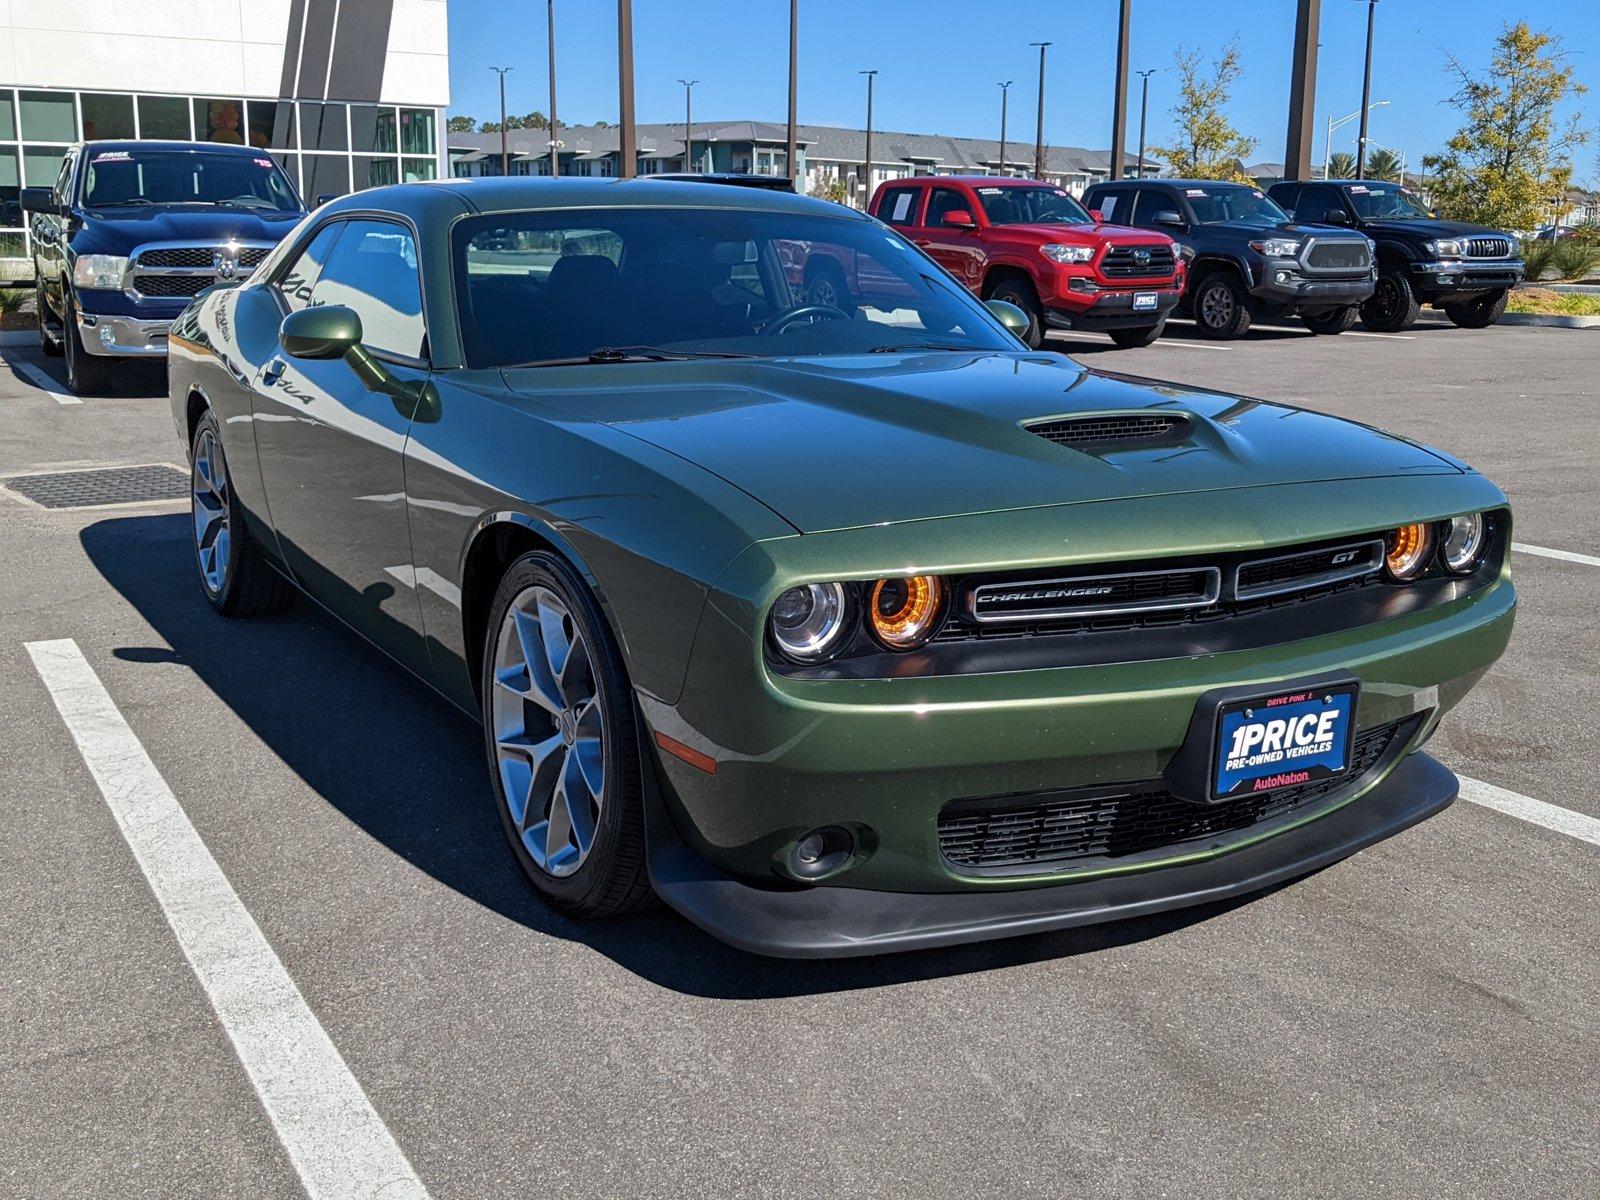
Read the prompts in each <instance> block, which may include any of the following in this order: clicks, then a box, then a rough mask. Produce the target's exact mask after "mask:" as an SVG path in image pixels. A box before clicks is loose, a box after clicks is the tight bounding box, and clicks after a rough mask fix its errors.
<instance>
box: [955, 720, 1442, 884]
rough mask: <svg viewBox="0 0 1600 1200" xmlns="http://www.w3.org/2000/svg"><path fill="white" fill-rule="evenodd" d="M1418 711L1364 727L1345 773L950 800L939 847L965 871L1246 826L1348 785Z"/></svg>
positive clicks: (1108, 854) (1104, 852)
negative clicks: (1202, 794) (1269, 788)
mask: <svg viewBox="0 0 1600 1200" xmlns="http://www.w3.org/2000/svg"><path fill="white" fill-rule="evenodd" d="M1416 721H1417V718H1416V717H1407V718H1405V719H1404V720H1402V721H1396V722H1393V723H1391V724H1388V725H1379V726H1377V727H1375V728H1372V729H1368V730H1366V731H1364V732H1362V733H1360V734H1357V735H1356V741H1355V748H1354V754H1353V756H1352V761H1351V766H1350V772H1349V774H1347V775H1342V776H1339V777H1338V778H1336V779H1325V780H1322V781H1320V782H1318V783H1308V784H1303V785H1302V786H1300V787H1292V788H1283V789H1281V790H1279V791H1276V792H1268V793H1266V794H1265V795H1261V796H1244V797H1241V798H1240V799H1238V800H1230V801H1227V802H1226V803H1223V804H1214V805H1200V804H1192V803H1190V802H1188V801H1186V800H1179V799H1178V798H1177V797H1175V796H1173V795H1172V794H1171V793H1170V792H1168V791H1166V790H1165V789H1164V788H1163V787H1162V786H1161V784H1160V782H1159V781H1158V780H1148V781H1146V782H1144V783H1136V784H1126V785H1123V786H1121V787H1115V788H1092V789H1080V790H1077V791H1071V792H1047V793H1043V794H1038V795H1033V796H1029V797H1026V798H1024V797H1004V798H999V799H988V800H957V801H953V802H952V803H950V804H947V805H945V807H944V809H943V810H942V811H941V812H940V813H939V850H940V852H941V853H942V854H943V855H944V859H945V861H946V862H948V863H949V864H950V865H951V866H953V867H955V868H957V869H958V870H960V871H962V872H963V873H965V874H983V873H984V872H987V871H1001V870H1006V869H1008V868H1017V867H1029V866H1035V865H1040V866H1042V865H1045V864H1051V865H1056V864H1061V863H1071V862H1076V861H1078V860H1082V859H1108V858H1109V859H1116V858H1126V857H1128V856H1130V855H1136V854H1145V853H1148V852H1150V851H1154V850H1161V849H1164V848H1167V847H1177V846H1180V845H1182V844H1183V843H1185V842H1192V841H1196V840H1199V839H1202V838H1215V837H1217V836H1219V835H1222V834H1228V833H1237V832H1242V831H1247V830H1250V829H1252V828H1253V827H1255V826H1259V825H1263V824H1265V823H1267V822H1269V821H1273V820H1276V819H1278V818H1280V817H1286V816H1289V815H1291V814H1294V813H1298V812H1301V811H1303V810H1306V809H1309V808H1311V807H1312V806H1313V805H1315V804H1316V803H1317V802H1318V801H1319V800H1322V799H1325V798H1326V797H1328V796H1330V795H1332V794H1333V793H1334V792H1336V791H1339V790H1340V789H1342V788H1345V787H1348V786H1350V784H1351V783H1352V782H1353V781H1355V780H1358V779H1359V778H1360V777H1361V776H1363V775H1365V774H1367V773H1368V772H1369V771H1371V770H1372V769H1373V768H1374V767H1376V766H1378V765H1379V763H1380V762H1381V761H1382V760H1383V758H1384V756H1385V754H1386V753H1387V752H1388V750H1389V749H1390V747H1391V746H1392V745H1394V744H1395V737H1396V734H1398V733H1400V732H1401V729H1402V727H1406V736H1409V734H1410V731H1411V729H1412V728H1414V727H1415V723H1416ZM1010 873H1014V872H1010Z"/></svg>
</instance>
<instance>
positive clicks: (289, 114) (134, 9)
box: [0, 0, 450, 277]
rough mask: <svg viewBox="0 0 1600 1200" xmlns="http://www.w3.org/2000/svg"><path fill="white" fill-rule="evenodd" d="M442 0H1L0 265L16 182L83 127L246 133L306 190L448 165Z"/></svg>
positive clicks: (48, 173)
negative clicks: (444, 134)
mask: <svg viewBox="0 0 1600 1200" xmlns="http://www.w3.org/2000/svg"><path fill="white" fill-rule="evenodd" d="M445 5H446V0H113V2H111V3H94V2H93V0H0V275H3V276H6V277H17V276H30V277H31V274H32V267H31V265H30V264H29V262H28V258H29V253H30V247H29V243H28V233H27V229H26V222H25V221H24V219H23V215H22V211H21V208H20V206H19V205H18V194H17V193H18V189H20V188H22V187H33V186H47V185H49V184H52V183H54V182H55V178H56V175H57V173H58V170H59V168H60V164H61V156H62V153H63V151H65V149H66V148H67V146H69V145H70V144H72V143H73V142H76V141H80V140H88V139H94V138H135V137H137V138H179V139H184V140H190V139H192V140H195V141H202V142H206V141H211V142H226V143H232V144H235V145H240V144H243V145H251V146H258V147H260V148H261V149H263V150H266V151H268V152H269V153H270V154H271V155H272V156H273V157H274V158H275V159H277V160H278V162H279V163H280V164H282V166H283V168H284V170H285V171H287V172H288V174H289V177H290V178H291V179H293V180H294V182H295V185H296V186H297V187H298V188H299V189H300V191H301V194H302V195H303V196H305V197H306V198H307V200H308V201H310V200H314V199H315V198H316V197H317V196H320V195H322V194H324V193H342V192H348V191H352V190H356V189H359V188H363V187H371V186H374V185H376V184H382V183H394V182H396V181H399V180H412V179H434V178H437V177H439V176H441V175H444V174H447V173H448V171H447V169H446V158H445V146H444V138H443V130H444V107H445V105H446V104H447V103H448V102H449V93H450V81H449V69H448V37H447V32H446V25H445Z"/></svg>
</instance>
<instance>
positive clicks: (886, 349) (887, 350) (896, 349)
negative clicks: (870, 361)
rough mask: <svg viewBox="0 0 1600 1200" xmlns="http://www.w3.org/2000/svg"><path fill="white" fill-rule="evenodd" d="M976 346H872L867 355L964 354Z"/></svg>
mask: <svg viewBox="0 0 1600 1200" xmlns="http://www.w3.org/2000/svg"><path fill="white" fill-rule="evenodd" d="M976 349H977V347H976V346H947V345H944V344H942V343H940V342H900V343H897V344H896V345H893V346H874V347H872V349H870V350H868V351H867V353H868V354H905V353H907V352H908V351H912V350H952V351H956V352H959V353H966V352H968V351H971V350H976Z"/></svg>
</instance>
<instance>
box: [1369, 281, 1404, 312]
mask: <svg viewBox="0 0 1600 1200" xmlns="http://www.w3.org/2000/svg"><path fill="white" fill-rule="evenodd" d="M1372 307H1373V309H1374V311H1375V313H1376V316H1377V318H1378V319H1379V320H1380V321H1392V320H1394V317H1395V314H1396V313H1398V312H1399V311H1400V289H1399V287H1398V286H1396V284H1395V282H1394V280H1392V279H1387V278H1384V277H1382V276H1379V278H1378V286H1377V287H1376V288H1375V289H1373V293H1372Z"/></svg>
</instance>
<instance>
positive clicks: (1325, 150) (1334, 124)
mask: <svg viewBox="0 0 1600 1200" xmlns="http://www.w3.org/2000/svg"><path fill="white" fill-rule="evenodd" d="M1388 103H1389V102H1388V101H1387V100H1378V101H1375V102H1374V103H1372V104H1369V105H1367V107H1366V108H1364V109H1360V110H1358V111H1356V112H1353V113H1349V114H1347V115H1345V116H1342V117H1340V118H1339V119H1338V120H1337V121H1335V120H1334V119H1333V118H1332V117H1329V118H1328V136H1327V139H1326V140H1325V141H1324V142H1323V145H1322V177H1323V178H1324V179H1326V178H1327V177H1328V167H1329V164H1330V163H1332V161H1333V131H1334V130H1335V129H1339V128H1341V127H1343V126H1345V125H1348V124H1350V122H1351V121H1354V120H1355V119H1356V118H1357V117H1360V116H1365V115H1366V113H1368V112H1370V111H1371V110H1372V109H1374V108H1383V107H1385V106H1386V105H1387V104H1388ZM1362 127H1363V128H1365V127H1366V122H1365V121H1363V122H1362ZM1360 174H1361V172H1360V170H1359V169H1358V170H1357V171H1356V175H1357V177H1359V176H1360Z"/></svg>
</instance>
